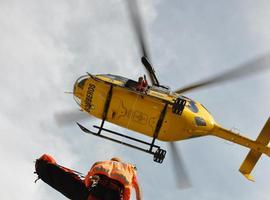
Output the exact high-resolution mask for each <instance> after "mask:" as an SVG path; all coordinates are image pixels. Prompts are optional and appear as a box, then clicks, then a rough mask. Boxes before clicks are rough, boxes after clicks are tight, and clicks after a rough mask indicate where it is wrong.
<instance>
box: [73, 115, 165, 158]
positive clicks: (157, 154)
mask: <svg viewBox="0 0 270 200" xmlns="http://www.w3.org/2000/svg"><path fill="white" fill-rule="evenodd" d="M102 121H103V120H102ZM77 124H78V126H79V127H80V129H81V130H82V131H83V132H85V133H87V134H91V135H94V136H97V137H100V138H103V139H107V140H110V141H113V142H116V143H119V144H122V145H125V146H128V147H131V148H134V149H137V150H140V151H143V152H145V153H149V154H152V155H153V156H154V161H155V162H157V163H162V162H163V160H164V158H165V156H166V151H165V150H164V149H161V148H160V146H157V145H155V144H154V143H149V142H146V141H143V140H140V139H137V138H133V137H130V136H127V135H124V134H121V133H118V132H116V131H112V130H109V129H106V128H103V125H104V121H103V122H102V123H101V125H102V126H95V125H94V126H93V127H94V128H96V129H98V131H97V132H93V131H91V130H89V129H87V128H85V127H84V126H82V125H81V124H79V123H78V122H77ZM102 132H107V133H110V134H113V135H117V136H120V137H122V138H126V139H128V140H131V141H133V142H136V143H138V144H141V145H144V146H148V148H143V147H142V146H136V145H134V144H131V143H127V142H123V141H121V140H118V139H116V138H113V137H110V136H108V135H104V134H102Z"/></svg>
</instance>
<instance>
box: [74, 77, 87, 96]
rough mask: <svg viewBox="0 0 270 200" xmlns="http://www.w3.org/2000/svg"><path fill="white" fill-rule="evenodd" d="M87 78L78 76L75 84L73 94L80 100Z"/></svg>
mask: <svg viewBox="0 0 270 200" xmlns="http://www.w3.org/2000/svg"><path fill="white" fill-rule="evenodd" d="M86 80H87V78H85V77H84V76H83V77H80V78H78V79H77V80H76V81H75V83H74V86H73V95H74V97H76V98H78V99H79V100H81V99H82V97H83V89H84V85H85V81H86Z"/></svg>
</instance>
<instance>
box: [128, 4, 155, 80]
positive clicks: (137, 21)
mask: <svg viewBox="0 0 270 200" xmlns="http://www.w3.org/2000/svg"><path fill="white" fill-rule="evenodd" d="M127 6H128V11H129V15H130V20H131V23H132V26H133V29H134V32H135V34H136V38H137V42H138V45H139V48H140V53H141V56H142V63H143V64H144V66H145V68H146V71H147V73H148V76H149V77H150V80H151V83H152V84H154V85H159V82H158V80H157V77H156V75H155V70H154V68H153V67H152V65H151V64H150V55H149V51H148V48H147V45H146V39H145V34H144V30H143V22H142V18H141V14H140V11H139V8H138V3H137V0H127Z"/></svg>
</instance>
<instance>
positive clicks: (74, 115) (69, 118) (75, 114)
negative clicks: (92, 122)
mask: <svg viewBox="0 0 270 200" xmlns="http://www.w3.org/2000/svg"><path fill="white" fill-rule="evenodd" d="M89 117H91V116H89V115H88V114H87V113H85V112H81V111H78V110H71V111H62V112H58V113H55V114H54V119H55V121H56V123H57V125H58V126H68V125H71V124H75V123H76V121H78V120H84V119H87V118H89Z"/></svg>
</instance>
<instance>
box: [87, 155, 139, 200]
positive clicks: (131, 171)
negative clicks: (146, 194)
mask: <svg viewBox="0 0 270 200" xmlns="http://www.w3.org/2000/svg"><path fill="white" fill-rule="evenodd" d="M97 174H103V175H105V176H107V177H109V178H111V179H114V180H117V181H119V182H120V183H122V184H123V186H124V192H123V200H129V199H130V196H131V191H132V188H133V187H134V188H135V191H136V199H137V200H140V189H139V185H138V181H137V175H136V170H135V167H134V166H133V165H131V164H128V163H123V162H118V161H113V160H109V161H101V162H96V163H95V164H94V165H93V166H92V168H91V169H90V171H89V172H88V174H87V175H86V177H85V180H84V181H85V185H86V186H87V187H88V186H90V185H91V184H92V183H91V177H92V176H94V175H97Z"/></svg>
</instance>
